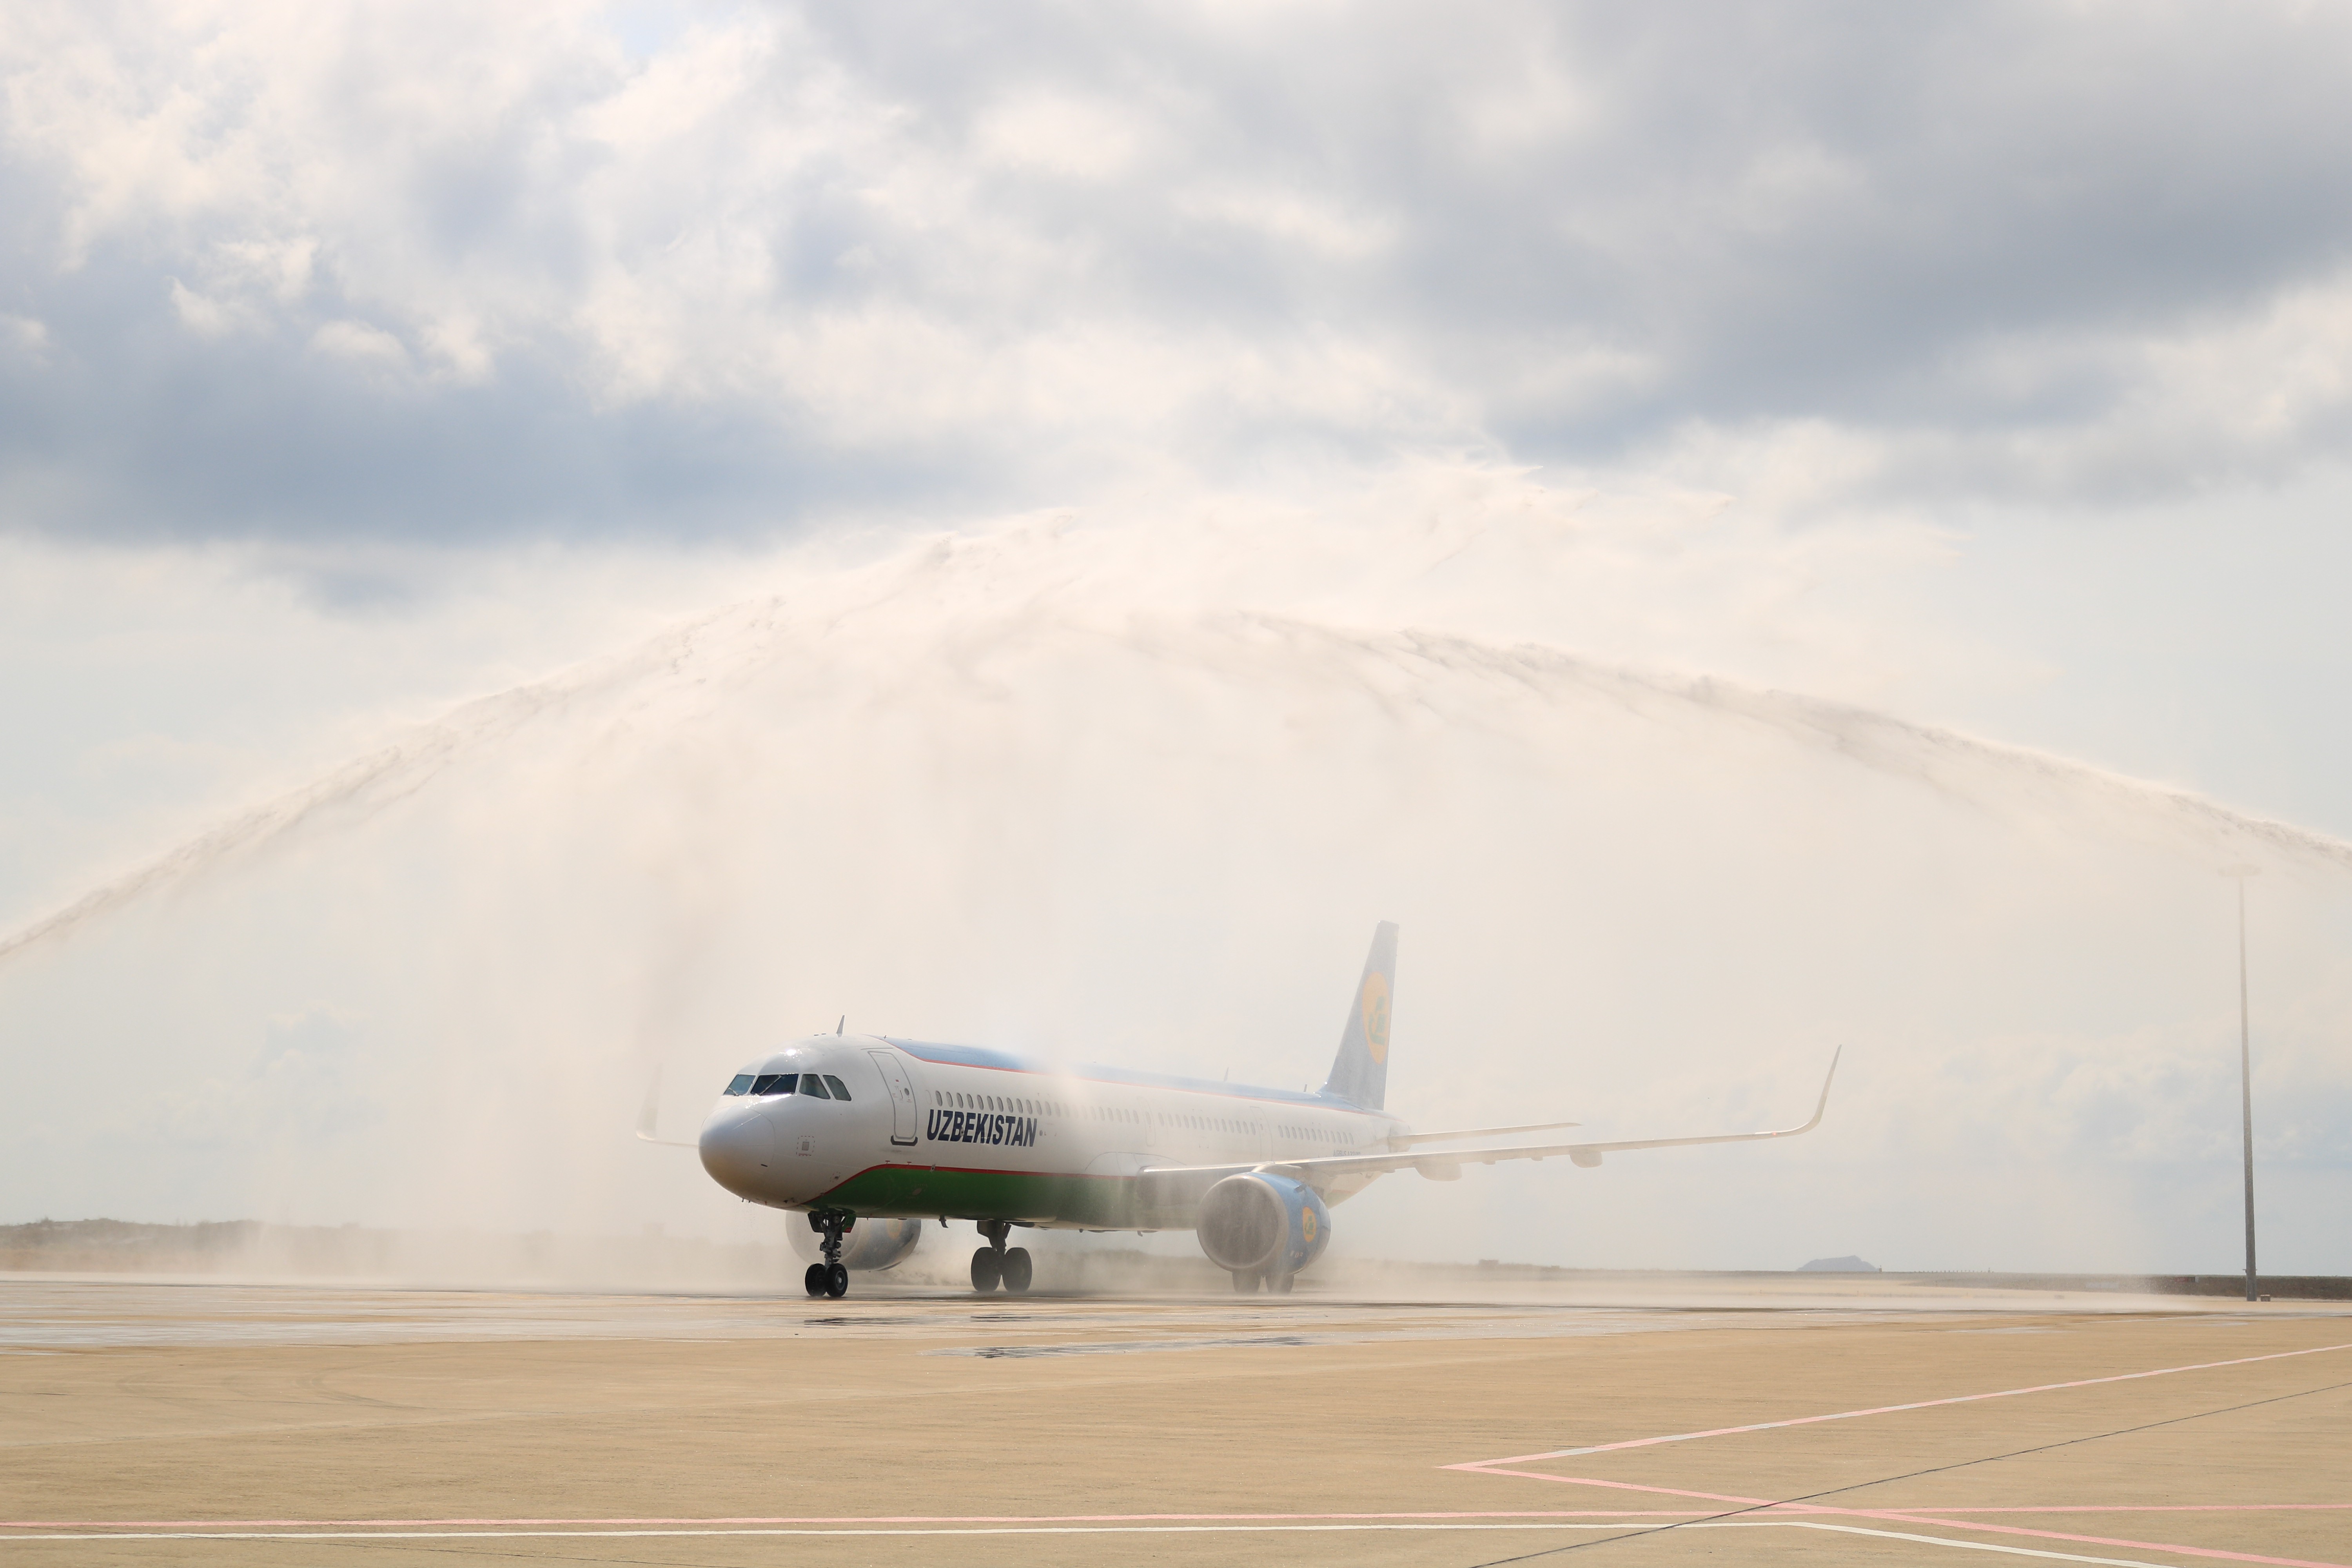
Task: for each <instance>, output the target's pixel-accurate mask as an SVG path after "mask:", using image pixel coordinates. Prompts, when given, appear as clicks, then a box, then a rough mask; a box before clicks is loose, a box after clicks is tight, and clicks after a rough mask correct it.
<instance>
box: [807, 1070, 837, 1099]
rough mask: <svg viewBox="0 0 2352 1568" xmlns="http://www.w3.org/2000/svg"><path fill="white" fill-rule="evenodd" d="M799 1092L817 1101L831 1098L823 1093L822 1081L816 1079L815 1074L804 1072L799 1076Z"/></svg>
mask: <svg viewBox="0 0 2352 1568" xmlns="http://www.w3.org/2000/svg"><path fill="white" fill-rule="evenodd" d="M801 1092H802V1093H803V1094H813V1095H814V1096H816V1097H817V1098H818V1099H819V1100H831V1099H832V1098H833V1096H832V1095H830V1094H827V1093H826V1092H825V1089H824V1079H821V1078H819V1077H817V1076H816V1074H814V1073H813V1072H804V1073H803V1074H801Z"/></svg>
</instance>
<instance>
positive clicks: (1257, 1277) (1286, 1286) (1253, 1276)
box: [1234, 1268, 1297, 1296]
mask: <svg viewBox="0 0 2352 1568" xmlns="http://www.w3.org/2000/svg"><path fill="white" fill-rule="evenodd" d="M1295 1279H1297V1275H1294V1274H1257V1273H1253V1272H1250V1271H1247V1270H1244V1269H1240V1268H1236V1269H1234V1289H1236V1290H1238V1291H1240V1292H1241V1293H1242V1294H1243V1295H1244V1296H1247V1295H1250V1294H1253V1293H1254V1292H1255V1290H1256V1289H1257V1288H1258V1287H1259V1286H1260V1285H1264V1286H1265V1293H1266V1294H1267V1295H1269V1296H1287V1295H1289V1294H1290V1287H1291V1282H1292V1281H1293V1280H1295Z"/></svg>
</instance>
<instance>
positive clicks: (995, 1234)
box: [971, 1219, 1030, 1296]
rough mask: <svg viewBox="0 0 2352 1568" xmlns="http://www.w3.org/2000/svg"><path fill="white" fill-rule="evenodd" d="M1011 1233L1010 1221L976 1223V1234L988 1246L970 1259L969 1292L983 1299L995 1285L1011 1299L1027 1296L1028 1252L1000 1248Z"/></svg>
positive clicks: (1023, 1248)
mask: <svg viewBox="0 0 2352 1568" xmlns="http://www.w3.org/2000/svg"><path fill="white" fill-rule="evenodd" d="M1012 1229H1013V1223H1012V1222H1011V1221H1010V1220H1002V1219H984V1220H982V1221H981V1222H980V1234H981V1235H982V1236H984V1237H988V1245H987V1246H986V1247H982V1248H981V1249H980V1250H979V1251H978V1252H975V1253H973V1254H972V1255H971V1288H972V1289H975V1290H977V1291H979V1292H980V1293H981V1294H982V1295H983V1296H985V1295H987V1294H988V1293H989V1292H990V1291H992V1290H993V1289H996V1288H997V1286H999V1285H1003V1287H1004V1288H1005V1289H1006V1290H1008V1291H1010V1292H1012V1293H1013V1295H1015V1296H1024V1295H1026V1294H1028V1291H1029V1275H1030V1269H1029V1249H1028V1248H1027V1247H1007V1246H1005V1245H1004V1238H1005V1237H1006V1236H1007V1235H1008V1234H1009V1233H1010V1232H1011V1231H1012Z"/></svg>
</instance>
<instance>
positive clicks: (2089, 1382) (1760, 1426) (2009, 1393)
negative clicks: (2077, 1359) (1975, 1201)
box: [1445, 1344, 2352, 1470]
mask: <svg viewBox="0 0 2352 1568" xmlns="http://www.w3.org/2000/svg"><path fill="white" fill-rule="evenodd" d="M2344 1350H2352V1344H2340V1345H2314V1346H2313V1347H2312V1348H2311V1349H2309V1350H2300V1351H2274V1352H2272V1353H2271V1354H2269V1355H2250V1356H2240V1357H2238V1358H2237V1359H2236V1360H2235V1361H2203V1362H2199V1363H2196V1364H2195V1365H2193V1366H2163V1367H2158V1368H2157V1369H2156V1370H2155V1371H2153V1372H2124V1373H2116V1375H2114V1376H2113V1377H2084V1378H2077V1379H2075V1380H2074V1382H2072V1383H2040V1384H2034V1385H2033V1386H2032V1387H2031V1388H2003V1389H2000V1390H1997V1391H1996V1392H1994V1393H1991V1394H1955V1395H1953V1396H1952V1397H1951V1398H1949V1399H1921V1400H1916V1401H1914V1402H1913V1403H1911V1404H1909V1405H1876V1406H1874V1407H1873V1408H1871V1409H1868V1410H1841V1411H1838V1412H1837V1413H1835V1414H1834V1415H1800V1416H1797V1417H1795V1418H1793V1419H1791V1420H1788V1421H1757V1422H1751V1423H1750V1424H1748V1426H1716V1427H1711V1428H1709V1429H1708V1430H1706V1431H1704V1432H1675V1433H1671V1434H1668V1435H1667V1436H1663V1437H1634V1438H1631V1439H1628V1440H1627V1441H1625V1442H1622V1443H1595V1444H1593V1445H1592V1446H1591V1447H1585V1448H1551V1449H1547V1450H1546V1451H1545V1452H1543V1453H1540V1454H1514V1455H1512V1456H1511V1457H1510V1458H1507V1459H1474V1460H1472V1461H1471V1462H1470V1463H1468V1464H1466V1465H1448V1466H1446V1467H1445V1468H1447V1469H1449V1470H1483V1469H1487V1468H1492V1467H1494V1466H1496V1465H1523V1464H1526V1463H1528V1461H1529V1460H1531V1459H1569V1458H1575V1457H1577V1456H1578V1455H1580V1454H1613V1453H1616V1452H1618V1451H1619V1450H1620V1449H1624V1448H1654V1447H1657V1446H1658V1445H1659V1444H1661V1443H1688V1442H1693V1441H1695V1440H1696V1439H1698V1438H1700V1437H1729V1436H1735V1435H1737V1434H1738V1433H1741V1432H1770V1431H1774V1430H1776V1429H1778V1428H1780V1427H1783V1426H1813V1425H1814V1424H1816V1423H1818V1422H1822V1421H1852V1420H1854V1419H1856V1418H1857V1417H1860V1416H1864V1415H1894V1414H1895V1413H1896V1412H1897V1411H1903V1410H1934V1409H1937V1408H1938V1407H1939V1406H1942V1405H1973V1404H1975V1403H1977V1402H1978V1401H1979V1400H1984V1399H2014V1398H2016V1397H2017V1396H2018V1395H2019V1394H2053V1393H2055V1392H2057V1391H2058V1390H2060V1389H2063V1388H2095V1387H2097V1386H2098V1385H2099V1384H2103V1383H2131V1382H2135V1381H2137V1380H2138V1379H2140V1378H2144V1377H2170V1376H2171V1375H2172V1374H2173V1373H2180V1372H2212V1371H2214V1370H2216V1369H2217V1368H2220V1367H2225V1366H2251V1365H2252V1364H2253V1363H2256V1362H2263V1361H2285V1360H2287V1359H2288V1358H2289V1357H2291V1356H2302V1355H2319V1354H2322V1353H2323V1352H2327V1351H2344Z"/></svg>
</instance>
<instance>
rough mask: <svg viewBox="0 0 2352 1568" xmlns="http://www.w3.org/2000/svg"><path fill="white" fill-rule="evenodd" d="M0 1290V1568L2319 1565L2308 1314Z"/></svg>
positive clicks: (339, 1289) (1309, 1291)
mask: <svg viewBox="0 0 2352 1568" xmlns="http://www.w3.org/2000/svg"><path fill="white" fill-rule="evenodd" d="M885 1291H887V1286H882V1287H877V1286H876V1285H874V1284H873V1283H871V1282H870V1281H868V1280H866V1279H861V1280H860V1282H859V1285H858V1287H857V1289H856V1293H853V1295H852V1296H851V1297H850V1299H848V1300H844V1301H811V1300H807V1299H806V1298H804V1297H799V1296H790V1297H786V1296H775V1295H762V1294H725V1295H702V1296H678V1295H649V1294H620V1293H614V1294H593V1295H592V1294H580V1293H562V1292H554V1291H531V1292H524V1291H506V1292H490V1291H460V1290H432V1289H393V1288H384V1287H375V1286H361V1285H351V1284H343V1283H334V1284H318V1283H313V1284H282V1283H281V1284H269V1285H260V1284H245V1285H238V1284H226V1283H222V1282H219V1281H217V1280H191V1281H169V1280H159V1279H129V1278H123V1277H121V1276H112V1277H107V1278H89V1277H85V1278H69V1277H62V1276H53V1275H52V1276H35V1275H12V1276H0V1454H5V1459H4V1460H0V1568H14V1565H16V1564H23V1565H25V1568H33V1565H36V1564H49V1563H76V1564H84V1563H125V1564H138V1565H152V1564H163V1563H202V1564H213V1563H218V1564H224V1565H226V1564H241V1563H257V1562H258V1563H281V1562H282V1563H301V1564H310V1563H323V1564H341V1563H397V1562H415V1563H434V1564H457V1563H486V1564H487V1563H500V1564H508V1563H514V1562H516V1561H518V1560H523V1561H533V1560H545V1561H548V1562H561V1563H659V1564H688V1563H691V1564H709V1565H711V1568H731V1565H735V1564H771V1563H791V1564H796V1565H797V1564H817V1565H829V1564H836V1563H839V1564H847V1563H887V1564H898V1563H907V1564H931V1563H953V1564H958V1565H965V1564H970V1565H973V1568H993V1565H997V1564H1014V1563H1023V1564H1027V1563H1101V1562H1149V1563H1171V1564H1195V1563H1197V1564H1203V1565H1206V1564H1227V1563H1237V1564H1268V1565H1272V1564H1292V1563H1318V1564H1319V1563H1333V1564H1338V1563H1347V1564H1389V1563H1400V1564H1402V1563H1412V1564H1444V1565H1447V1568H1455V1565H1459V1568H1473V1565H1491V1564H1499V1563H1521V1562H1546V1561H1561V1562H1577V1563H1581V1562H1596V1563H1626V1564H1649V1563H1658V1564H1665V1563H1742V1564H1748V1563H1754V1564H1780V1563H1790V1564H1799V1563H1801V1564H1824V1565H1826V1564H1848V1563H1854V1564H1860V1563H1868V1564H1911V1563H1918V1564H1935V1563H1954V1564H1958V1565H1965V1564H1969V1563H1975V1564H1989V1563H1991V1562H1993V1561H1995V1560H1996V1559H2000V1558H2007V1559H2010V1560H2032V1561H2036V1562H2042V1563H2048V1562H2062V1563H2143V1564H2168V1565H2177V1564H2195V1563H2269V1564H2305V1565H2308V1564H2329V1565H2337V1568H2341V1565H2347V1564H2352V1310H2347V1308H2346V1307H2344V1306H2342V1305H2339V1304H2336V1303H2318V1302H2284V1301H2280V1302H2270V1303H2262V1304H2254V1305H2249V1304H2246V1303H2242V1302H2238V1303H2228V1302H2218V1301H2212V1300H2187V1299H2179V1298H2157V1297H2136V1296H2118V1295H2116V1294H2113V1293H2108V1294H2103V1295H2097V1296H2092V1295H2089V1294H2086V1293H2080V1292H2063V1291H2061V1292H2050V1293H2043V1292H2026V1291H2018V1290H2011V1291H1996V1290H1990V1289H1968V1288H1965V1287H1962V1286H1955V1287H1953V1288H1950V1289H1928V1290H1921V1289H1902V1290H1899V1291H1898V1290H1896V1289H1894V1288H1891V1287H1887V1286H1884V1285H1880V1284H1875V1283H1874V1282H1872V1281H1871V1280H1869V1279H1867V1278H1866V1277H1865V1278H1864V1279H1855V1280H1845V1279H1793V1278H1792V1279H1790V1280H1788V1281H1786V1282H1782V1283H1779V1284H1773V1285H1769V1286H1767V1285H1757V1286H1754V1287H1753V1288H1748V1289H1741V1290H1738V1291H1731V1290H1726V1289H1706V1288H1705V1282H1703V1281H1691V1280H1681V1281H1678V1280H1677V1279H1675V1277H1671V1276H1659V1277H1654V1278H1652V1279H1647V1280H1643V1281H1637V1282H1634V1283H1633V1284H1628V1285H1625V1286H1624V1287H1622V1289H1616V1290H1614V1291H1613V1292H1611V1291H1595V1290H1586V1291H1584V1292H1581V1293H1580V1292H1578V1291H1576V1290H1572V1289H1561V1288H1555V1287H1544V1286H1539V1285H1526V1286H1519V1287H1512V1286H1510V1285H1508V1284H1498V1286H1497V1287H1496V1289H1494V1290H1493V1291H1491V1292H1485V1293H1482V1294H1481V1296H1480V1298H1479V1299H1475V1300H1472V1299H1465V1297H1464V1295H1463V1294H1462V1293H1461V1292H1460V1291H1459V1290H1458V1289H1457V1290H1453V1291H1451V1292H1449V1293H1447V1294H1444V1295H1440V1294H1434V1293H1433V1294H1429V1295H1427V1296H1426V1297H1425V1298H1424V1299H1412V1291H1411V1290H1410V1289H1398V1288H1391V1289H1385V1290H1384V1291H1382V1292H1381V1294H1380V1295H1379V1296H1378V1297H1377V1298H1376V1297H1375V1296H1373V1295H1372V1294H1370V1293H1367V1292H1365V1291H1362V1290H1350V1289H1345V1288H1343V1287H1341V1286H1339V1285H1331V1286H1325V1287H1321V1288H1318V1287H1317V1286H1315V1285H1314V1284H1313V1282H1312V1281H1311V1280H1310V1281H1306V1282H1302V1287H1301V1289H1300V1290H1299V1292H1298V1293H1297V1294H1296V1295H1293V1296H1289V1297H1284V1298H1274V1297H1266V1296H1253V1297H1236V1296H1216V1295H1207V1294H1199V1295H1174V1294H1166V1293H1160V1294H1153V1295H1135V1296H1122V1295H1118V1294H1092V1295H1085V1296H1075V1295H1074V1296H1042V1295H1041V1296H1031V1297H1028V1298H1023V1299H1013V1298H1008V1297H1005V1296H1002V1295H997V1296H992V1297H977V1296H973V1295H971V1294H970V1293H969V1292H963V1291H956V1290H950V1289H899V1290H898V1291H897V1292H896V1293H883V1292H885Z"/></svg>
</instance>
